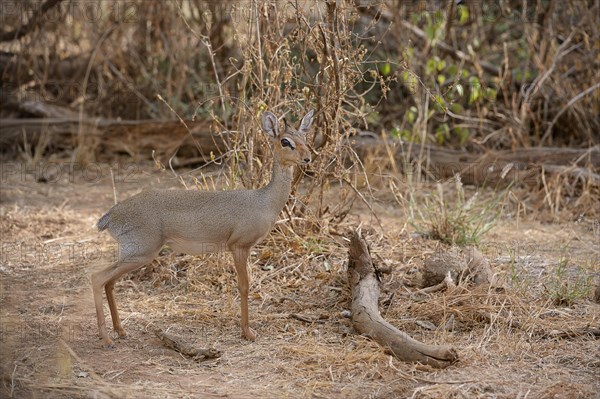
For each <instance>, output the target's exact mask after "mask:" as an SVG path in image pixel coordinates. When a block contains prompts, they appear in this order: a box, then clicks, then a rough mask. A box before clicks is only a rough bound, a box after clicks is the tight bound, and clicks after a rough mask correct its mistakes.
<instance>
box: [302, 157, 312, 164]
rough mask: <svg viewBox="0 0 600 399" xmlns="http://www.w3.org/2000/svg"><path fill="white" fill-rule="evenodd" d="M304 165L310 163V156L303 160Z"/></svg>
mask: <svg viewBox="0 0 600 399" xmlns="http://www.w3.org/2000/svg"><path fill="white" fill-rule="evenodd" d="M300 163H301V164H302V165H307V164H309V163H310V156H308V157H305V158H304V159H303V160H302V161H301V162H300Z"/></svg>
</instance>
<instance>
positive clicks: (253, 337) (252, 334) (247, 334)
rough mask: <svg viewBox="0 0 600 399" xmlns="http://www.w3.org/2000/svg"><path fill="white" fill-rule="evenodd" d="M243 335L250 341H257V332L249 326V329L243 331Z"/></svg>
mask: <svg viewBox="0 0 600 399" xmlns="http://www.w3.org/2000/svg"><path fill="white" fill-rule="evenodd" d="M242 335H243V336H244V338H246V339H247V340H248V341H251V342H254V341H256V333H255V332H254V330H253V329H251V328H248V329H247V330H243V331H242Z"/></svg>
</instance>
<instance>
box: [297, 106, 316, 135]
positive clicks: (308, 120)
mask: <svg viewBox="0 0 600 399" xmlns="http://www.w3.org/2000/svg"><path fill="white" fill-rule="evenodd" d="M314 113H315V111H314V110H312V109H311V110H310V111H308V113H307V114H306V115H304V118H302V122H300V129H298V131H299V132H302V133H304V134H306V133H308V129H310V126H311V125H312V123H313V114H314Z"/></svg>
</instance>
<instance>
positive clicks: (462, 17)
mask: <svg viewBox="0 0 600 399" xmlns="http://www.w3.org/2000/svg"><path fill="white" fill-rule="evenodd" d="M468 21H469V7H467V6H465V5H462V4H461V5H459V6H458V23H459V24H460V25H464V24H466V23H467V22H468Z"/></svg>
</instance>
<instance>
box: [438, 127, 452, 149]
mask: <svg viewBox="0 0 600 399" xmlns="http://www.w3.org/2000/svg"><path fill="white" fill-rule="evenodd" d="M435 138H436V139H437V142H438V144H439V145H442V144H444V141H445V140H446V139H448V138H450V127H448V124H447V123H442V124H441V125H439V126H438V127H437V128H436V129H435Z"/></svg>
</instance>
